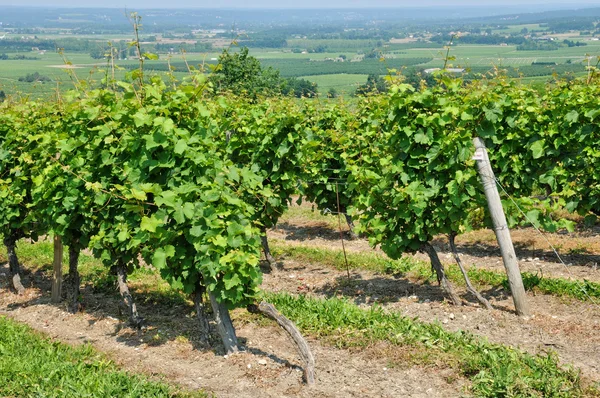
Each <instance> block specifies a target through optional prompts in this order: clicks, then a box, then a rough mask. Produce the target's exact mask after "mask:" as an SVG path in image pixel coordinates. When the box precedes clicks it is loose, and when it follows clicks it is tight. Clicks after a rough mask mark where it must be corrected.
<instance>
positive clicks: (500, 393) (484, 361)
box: [267, 293, 595, 397]
mask: <svg viewBox="0 0 600 398" xmlns="http://www.w3.org/2000/svg"><path fill="white" fill-rule="evenodd" d="M267 299H268V300H269V301H270V302H272V303H273V304H274V305H275V306H276V307H277V308H278V309H279V310H280V311H281V312H282V313H283V314H284V315H285V316H287V317H289V318H290V319H292V320H293V321H294V322H295V323H296V324H297V325H298V326H299V327H300V328H301V329H302V330H303V332H305V333H309V334H311V335H314V336H318V337H330V338H331V340H332V341H335V343H336V344H337V345H338V346H341V347H348V346H357V345H358V346H367V345H370V344H372V343H374V342H377V341H385V342H389V343H391V344H394V345H398V346H407V347H410V348H413V349H415V350H417V351H418V350H427V351H430V352H433V354H432V355H433V356H436V355H439V356H442V357H444V358H446V359H445V360H444V362H446V365H448V359H450V365H451V366H455V367H456V369H457V370H458V371H459V372H460V374H461V375H463V376H464V377H466V378H467V379H469V380H470V381H471V383H472V385H471V391H470V392H471V393H473V394H474V395H475V396H478V397H541V396H543V397H579V396H593V395H592V394H594V393H595V392H594V391H592V390H587V391H584V389H583V388H582V386H581V381H580V378H579V373H578V372H577V371H576V370H574V369H572V368H570V367H561V366H560V365H559V364H558V359H557V357H556V355H555V354H548V355H547V356H539V355H530V354H527V353H524V352H522V351H520V350H517V349H515V348H512V347H506V346H502V345H498V344H492V343H489V342H488V341H486V340H485V339H483V338H479V337H476V336H473V335H472V334H470V333H466V332H462V331H461V332H448V331H446V330H444V328H443V327H442V326H441V325H439V324H427V323H421V322H417V321H415V320H412V319H408V318H405V317H403V316H401V315H399V314H397V313H387V312H385V311H384V310H383V309H381V308H377V307H373V308H371V309H368V310H365V309H361V308H359V307H357V306H356V305H354V304H351V303H349V302H348V301H346V300H343V299H338V298H332V299H327V300H322V299H315V298H309V297H306V296H291V295H289V294H286V293H279V294H267ZM452 358H453V359H454V361H452V360H451V359H452Z"/></svg>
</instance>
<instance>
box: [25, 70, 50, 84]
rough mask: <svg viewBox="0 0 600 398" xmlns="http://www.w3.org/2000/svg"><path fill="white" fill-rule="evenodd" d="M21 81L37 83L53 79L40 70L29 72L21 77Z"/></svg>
mask: <svg viewBox="0 0 600 398" xmlns="http://www.w3.org/2000/svg"><path fill="white" fill-rule="evenodd" d="M19 81H20V82H26V83H35V82H49V81H52V80H51V79H50V78H49V77H48V76H44V75H40V74H39V73H38V72H34V73H28V74H27V75H26V76H21V77H19Z"/></svg>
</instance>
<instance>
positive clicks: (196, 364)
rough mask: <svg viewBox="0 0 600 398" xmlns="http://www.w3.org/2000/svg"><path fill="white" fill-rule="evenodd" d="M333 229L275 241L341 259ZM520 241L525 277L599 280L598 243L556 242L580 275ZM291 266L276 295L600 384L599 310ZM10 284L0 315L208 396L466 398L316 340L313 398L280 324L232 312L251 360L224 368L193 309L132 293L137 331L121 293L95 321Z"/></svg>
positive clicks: (301, 226) (523, 234) (279, 277)
mask: <svg viewBox="0 0 600 398" xmlns="http://www.w3.org/2000/svg"><path fill="white" fill-rule="evenodd" d="M330 221H331V220H329V221H328V222H326V221H318V220H317V221H315V220H312V219H311V220H307V219H305V218H301V217H299V218H297V219H295V218H292V219H289V218H288V219H287V220H286V222H285V223H282V224H280V225H279V226H278V228H277V229H275V230H272V231H269V237H270V239H281V240H284V241H285V242H286V243H287V244H292V245H307V246H311V247H323V248H328V249H331V248H339V249H341V242H340V239H339V231H336V230H335V229H334V228H332V223H331V222H330ZM346 237H347V235H346ZM513 238H514V240H515V246H516V249H517V254H518V256H519V258H521V259H522V260H524V261H521V262H520V265H521V267H522V269H523V270H527V271H531V272H536V271H537V272H542V273H543V275H544V276H555V277H567V278H574V279H584V278H585V279H588V280H590V281H600V271H598V267H597V264H598V260H599V259H600V239H599V237H598V235H596V234H595V233H579V234H572V235H562V234H554V235H549V236H547V238H548V239H550V240H551V241H553V244H555V245H557V246H558V247H559V251H560V252H561V253H564V257H563V258H564V260H565V263H566V264H570V265H563V264H561V263H560V262H559V261H558V260H557V259H556V257H553V256H554V253H553V252H552V251H551V250H550V249H548V246H547V242H546V241H545V239H546V238H543V237H541V236H539V235H537V233H536V232H535V231H532V230H518V231H513ZM434 243H435V246H436V248H437V249H438V250H439V251H440V255H441V258H442V260H443V261H445V262H446V263H450V262H451V261H452V259H451V257H450V255H449V253H448V248H447V241H446V240H445V239H443V238H440V239H438V240H436V242H434ZM457 244H458V249H459V251H460V253H461V256H462V258H463V261H464V262H465V263H466V264H467V265H468V266H477V267H483V268H488V269H503V266H502V262H501V259H500V256H499V253H498V252H497V249H496V247H495V241H494V236H493V233H491V232H487V231H478V232H474V233H470V234H466V235H463V236H461V237H460V238H459V239H457ZM345 246H346V249H347V250H349V251H355V252H370V251H373V250H375V251H376V252H380V251H379V250H378V249H372V248H370V247H369V245H368V242H367V241H366V240H362V239H358V240H353V241H345ZM417 256H419V255H418V254H417ZM422 258H423V259H425V257H422ZM280 265H281V267H282V269H276V270H274V271H273V272H271V273H269V274H265V276H264V283H263V287H264V289H265V290H269V291H288V292H292V293H298V294H309V295H312V296H316V297H333V296H342V295H343V296H346V297H349V298H351V299H352V300H353V301H354V302H355V303H356V304H358V305H360V306H364V307H368V306H371V305H373V304H374V303H377V304H378V305H382V306H384V308H386V309H388V310H390V311H397V312H400V313H402V314H404V315H406V316H408V317H416V318H419V319H421V320H423V321H425V322H440V323H441V324H442V325H443V326H444V327H445V328H447V329H448V330H466V331H470V332H472V333H474V334H477V335H481V336H484V337H486V338H488V339H489V340H490V341H492V342H497V343H502V344H507V345H511V346H516V347H519V348H521V349H524V350H527V351H529V352H532V353H545V352H549V351H554V352H556V353H557V354H558V356H559V358H560V360H561V361H562V362H563V363H565V364H572V365H573V366H576V367H578V368H580V369H581V370H582V374H583V376H584V377H585V378H586V379H587V380H595V381H598V380H600V333H599V330H600V307H598V305H596V304H593V303H589V302H580V301H577V300H572V299H567V298H558V297H552V296H546V295H538V296H533V295H531V294H530V295H529V297H528V299H529V303H530V306H531V309H532V313H533V316H532V317H531V318H529V319H522V318H520V317H518V316H516V315H515V314H514V312H513V304H512V300H511V298H510V297H508V296H507V295H506V293H505V292H504V291H502V290H494V289H491V290H488V291H484V292H482V293H483V295H484V296H485V297H486V298H488V299H489V300H490V301H491V303H492V305H493V307H494V309H493V310H492V311H486V310H485V309H483V308H481V307H480V306H479V305H478V304H477V303H476V302H475V301H474V300H473V298H472V297H470V296H468V295H467V294H466V292H464V291H460V293H461V296H462V298H463V300H464V305H463V306H460V307H456V306H452V305H451V304H449V303H448V302H447V301H446V300H445V298H444V296H443V294H442V293H441V290H440V288H439V287H438V286H436V285H429V284H424V283H422V282H419V281H413V280H409V279H407V278H404V277H399V276H392V275H383V274H378V273H374V272H369V271H359V270H356V271H352V273H351V278H350V279H348V278H347V276H346V273H345V272H344V271H339V270H335V269H331V268H328V267H324V266H321V265H319V264H304V263H298V262H296V261H295V260H293V259H288V258H284V259H281V264H280ZM24 268H25V269H27V268H28V267H27V264H25V265H24ZM7 273H8V267H7V265H6V264H2V265H0V315H7V316H10V317H11V318H14V319H16V320H18V321H21V322H24V323H27V324H29V325H30V326H32V327H33V328H34V329H36V330H39V331H40V332H43V333H45V334H47V335H49V336H51V337H53V338H56V339H58V340H61V341H64V342H67V343H69V344H81V343H90V344H92V345H93V346H94V347H96V348H97V349H98V350H100V351H102V352H105V353H106V354H107V355H108V356H109V357H110V358H112V359H113V360H115V361H116V362H117V363H119V364H121V365H122V366H123V367H124V368H125V369H128V370H132V371H138V372H143V373H146V374H148V375H151V376H152V377H155V378H159V379H166V380H168V381H170V382H173V383H176V384H178V385H181V387H182V389H198V388H202V389H205V390H206V391H208V392H212V393H214V394H215V395H216V396H217V397H259V396H260V397H400V396H402V397H428V398H430V397H456V396H461V395H463V394H464V391H465V389H466V386H467V385H468V383H467V382H466V381H465V380H464V379H461V378H460V377H458V376H457V375H456V374H453V372H452V371H451V370H447V371H446V370H440V369H439V368H435V369H431V368H424V367H421V366H413V365H409V364H406V366H397V364H398V361H399V360H401V359H402V358H401V355H400V354H399V353H398V350H399V349H398V347H391V346H388V345H387V344H384V343H381V344H378V345H376V346H372V347H368V348H365V349H352V350H344V349H337V348H335V347H333V346H332V344H331V343H332V342H331V341H319V340H315V339H309V344H310V346H311V347H312V349H313V352H314V354H315V357H316V374H317V384H316V386H315V387H312V388H308V387H306V386H304V384H303V383H302V372H301V368H300V366H301V363H300V360H299V357H298V354H297V352H296V348H295V346H294V345H293V344H292V343H291V341H290V340H289V338H288V337H287V335H286V334H285V333H284V332H283V331H282V330H280V329H279V328H278V327H277V326H276V325H275V324H274V323H273V322H271V321H268V320H264V319H262V318H258V317H257V316H256V315H250V314H248V313H247V312H246V311H245V310H236V311H234V313H233V317H234V323H235V325H236V327H237V332H238V336H239V338H240V340H241V342H242V344H243V346H244V347H245V349H244V352H242V353H240V354H236V355H232V356H229V357H224V356H223V355H222V352H221V351H220V348H219V347H220V343H219V341H218V338H216V337H215V336H213V341H212V342H211V343H212V344H211V346H212V347H217V348H216V349H215V348H209V347H206V346H203V345H202V344H201V343H200V342H199V340H198V339H197V338H196V337H197V336H198V333H199V328H198V325H197V323H196V319H195V317H194V312H193V305H192V303H191V302H185V303H183V302H180V303H174V302H172V301H169V300H167V299H165V298H164V297H163V298H161V297H160V296H158V297H157V296H155V295H154V296H147V295H143V294H141V293H140V292H139V291H138V292H136V288H135V286H132V291H133V294H134V297H135V298H136V300H137V301H138V308H139V311H140V315H142V316H145V317H146V320H147V323H148V326H147V328H146V329H144V330H143V331H141V332H137V331H135V330H132V329H130V328H128V327H126V326H124V319H123V317H122V316H121V315H120V314H119V311H118V308H119V305H118V302H119V297H118V295H117V292H116V289H115V292H114V293H113V292H106V291H94V290H93V289H92V287H91V286H86V287H85V288H84V289H83V306H84V311H83V312H82V313H79V314H76V315H71V314H69V313H67V312H65V311H64V306H63V305H53V304H50V302H49V291H50V281H49V280H48V279H47V278H46V277H45V276H44V275H43V274H40V273H27V272H26V273H25V278H24V280H25V285H26V287H28V288H27V291H26V294H25V295H24V296H16V295H15V294H13V293H11V292H10V291H9V289H8V286H9V285H8V283H9V280H8V278H7ZM458 290H461V289H460V288H458Z"/></svg>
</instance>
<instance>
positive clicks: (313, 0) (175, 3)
mask: <svg viewBox="0 0 600 398" xmlns="http://www.w3.org/2000/svg"><path fill="white" fill-rule="evenodd" d="M525 4H526V5H533V4H540V5H542V4H543V5H545V6H546V7H544V8H545V9H548V8H550V7H547V6H548V5H550V4H552V5H556V8H576V7H577V6H590V7H591V6H599V5H600V3H599V2H598V0H576V1H573V2H571V1H569V0H566V1H565V0H562V1H561V0H524V1H523V0H453V1H452V0H419V1H415V0H327V1H323V0H302V1H299V0H294V1H290V0H279V1H278V0H252V1H243V0H196V1H194V0H103V1H97V0H94V1H77V0H50V1H47V0H0V6H6V5H11V6H36V7H48V6H54V7H107V8H113V7H114V8H125V7H127V8H136V9H143V8H323V7H325V8H354V7H360V8H371V7H394V8H395V7H428V6H455V5H475V6H487V5H490V6H496V7H497V6H503V5H511V6H515V5H525ZM552 8H554V7H552Z"/></svg>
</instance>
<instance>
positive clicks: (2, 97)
mask: <svg viewBox="0 0 600 398" xmlns="http://www.w3.org/2000/svg"><path fill="white" fill-rule="evenodd" d="M5 99H6V94H5V93H4V91H3V90H0V102H4V100H5Z"/></svg>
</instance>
